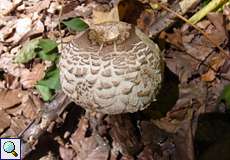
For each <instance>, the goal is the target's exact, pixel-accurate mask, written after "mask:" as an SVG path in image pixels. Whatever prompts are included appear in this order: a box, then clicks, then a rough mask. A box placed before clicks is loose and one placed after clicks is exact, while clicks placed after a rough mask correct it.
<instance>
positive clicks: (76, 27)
mask: <svg viewBox="0 0 230 160" xmlns="http://www.w3.org/2000/svg"><path fill="white" fill-rule="evenodd" d="M213 1H214V0H213ZM216 1H217V0H216ZM155 2H156V1H155V0H153V1H151V0H150V1H148V0H139V1H134V0H127V1H121V2H120V3H119V12H120V14H121V17H122V18H121V20H123V21H126V22H129V23H133V24H134V25H136V26H137V27H138V28H140V29H141V30H142V31H143V32H145V33H146V35H148V36H149V37H150V38H151V39H152V40H153V41H154V42H155V43H156V44H158V46H159V47H160V49H161V51H162V54H163V55H164V62H165V73H164V82H163V84H162V86H163V87H162V89H161V92H160V94H159V95H158V97H157V101H156V102H154V103H153V104H151V106H150V107H149V108H148V109H146V110H144V111H142V112H137V113H132V114H120V115H114V116H111V115H101V114H95V115H87V114H85V111H84V109H82V108H81V107H80V106H77V105H75V104H74V103H68V102H69V101H68V102H66V101H67V100H66V97H65V96H64V95H62V94H60V95H59V93H60V92H61V91H60V90H61V89H60V82H59V69H58V59H59V56H60V54H61V47H62V43H64V42H68V41H69V40H71V39H72V38H73V37H74V36H75V35H76V34H79V33H80V31H82V30H84V29H86V28H87V27H88V26H87V24H86V23H85V22H84V19H86V18H89V17H90V16H91V13H92V9H93V7H94V6H95V5H103V6H106V5H107V6H108V8H109V7H111V6H112V5H114V4H115V3H118V0H113V1H112V0H111V1H110V0H96V1H93V0H0V115H1V116H0V137H20V138H21V139H22V142H23V144H22V145H23V146H22V152H23V153H22V155H23V158H24V159H32V160H36V159H40V160H45V159H47V160H50V159H63V160H71V159H75V160H91V159H94V160H107V159H108V160H115V159H122V160H129V159H138V160H195V159H199V160H206V159H208V160H216V159H219V160H229V159H230V154H229V149H230V115H229V106H230V86H229V81H230V61H229V58H230V54H229V49H230V48H229V46H230V45H229V44H230V43H229V31H230V3H229V2H228V1H226V0H225V1H224V0H222V1H220V0H219V1H218V2H219V3H220V5H219V6H215V7H213V9H212V10H211V11H209V12H207V14H205V15H204V16H203V17H202V18H198V19H196V18H195V20H194V19H192V20H191V19H190V17H192V15H194V14H196V13H198V11H199V10H201V9H202V8H204V7H205V6H207V5H208V3H209V2H210V1H208V0H206V1H200V0H180V1H178V0H175V1H167V0H166V1H164V2H160V1H159V2H160V4H157V3H155ZM211 2H212V1H211ZM211 2H210V3H211ZM210 3H209V4H210ZM170 9H171V10H170ZM203 12H205V11H204V10H203ZM180 15H181V16H182V18H180ZM78 17H80V18H81V19H79V18H78ZM183 17H184V18H186V19H189V22H188V21H187V22H185V21H184V20H183ZM101 18H102V19H103V17H101ZM194 25H195V27H194ZM57 106H58V107H60V106H62V107H63V106H65V109H64V111H63V110H61V111H56V110H55V109H56V108H57ZM52 107H54V109H53V108H52ZM90 117H91V118H90Z"/></svg>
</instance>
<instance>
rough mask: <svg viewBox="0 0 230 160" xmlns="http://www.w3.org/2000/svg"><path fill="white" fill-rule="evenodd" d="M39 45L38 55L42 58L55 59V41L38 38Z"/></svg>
mask: <svg viewBox="0 0 230 160" xmlns="http://www.w3.org/2000/svg"><path fill="white" fill-rule="evenodd" d="M39 47H40V48H41V50H40V51H39V52H38V57H39V58H41V59H43V60H48V61H55V60H56V59H57V57H58V55H57V43H56V42H55V41H53V40H50V39H40V41H39Z"/></svg>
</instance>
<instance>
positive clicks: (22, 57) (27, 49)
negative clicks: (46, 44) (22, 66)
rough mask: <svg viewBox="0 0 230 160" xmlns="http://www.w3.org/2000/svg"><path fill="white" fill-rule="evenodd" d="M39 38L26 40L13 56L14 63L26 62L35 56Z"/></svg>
mask: <svg viewBox="0 0 230 160" xmlns="http://www.w3.org/2000/svg"><path fill="white" fill-rule="evenodd" d="M38 44H39V39H38V38H36V39H33V40H31V41H29V42H27V43H26V44H25V45H24V46H23V47H22V49H21V50H20V51H19V53H18V54H17V55H16V57H15V62H16V63H27V62H29V61H30V60H32V59H33V58H35V57H36V55H37V52H36V49H37V48H39V46H38Z"/></svg>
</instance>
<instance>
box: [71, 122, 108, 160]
mask: <svg viewBox="0 0 230 160" xmlns="http://www.w3.org/2000/svg"><path fill="white" fill-rule="evenodd" d="M88 127H89V124H88V120H87V119H86V118H81V119H80V122H79V124H78V129H77V130H76V131H75V132H74V133H73V134H72V137H71V139H70V141H71V143H72V147H73V148H74V150H75V152H76V153H77V157H76V158H77V159H78V160H92V159H95V160H107V159H108V157H109V149H110V148H109V146H108V144H107V143H106V141H104V139H103V138H102V137H100V136H99V135H95V134H94V133H93V134H92V135H91V136H90V137H86V136H85V135H86V132H87V128H88Z"/></svg>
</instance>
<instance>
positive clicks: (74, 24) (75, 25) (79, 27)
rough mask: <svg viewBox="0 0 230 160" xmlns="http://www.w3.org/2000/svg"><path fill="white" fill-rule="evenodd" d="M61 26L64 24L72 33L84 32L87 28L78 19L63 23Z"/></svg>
mask: <svg viewBox="0 0 230 160" xmlns="http://www.w3.org/2000/svg"><path fill="white" fill-rule="evenodd" d="M62 23H63V24H65V25H66V26H67V27H68V28H69V29H72V30H74V31H78V32H80V31H84V30H85V29H87V28H88V27H89V26H88V25H87V24H86V23H85V22H84V21H83V20H81V19H80V18H73V19H71V20H69V21H63V22H62Z"/></svg>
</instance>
